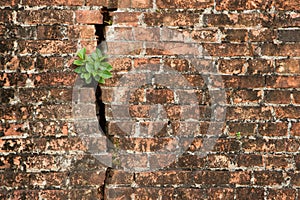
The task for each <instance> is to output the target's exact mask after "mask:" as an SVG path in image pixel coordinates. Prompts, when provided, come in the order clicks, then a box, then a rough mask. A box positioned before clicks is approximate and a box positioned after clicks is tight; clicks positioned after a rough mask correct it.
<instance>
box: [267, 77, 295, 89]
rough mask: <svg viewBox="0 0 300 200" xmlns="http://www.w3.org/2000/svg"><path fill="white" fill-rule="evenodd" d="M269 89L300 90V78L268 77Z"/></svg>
mask: <svg viewBox="0 0 300 200" xmlns="http://www.w3.org/2000/svg"><path fill="white" fill-rule="evenodd" d="M266 84H267V87H269V88H300V82H299V76H267V79H266Z"/></svg>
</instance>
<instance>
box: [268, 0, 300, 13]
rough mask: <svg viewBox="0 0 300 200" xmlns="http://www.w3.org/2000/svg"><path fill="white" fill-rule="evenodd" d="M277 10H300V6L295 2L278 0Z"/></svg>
mask: <svg viewBox="0 0 300 200" xmlns="http://www.w3.org/2000/svg"><path fill="white" fill-rule="evenodd" d="M274 4H275V8H276V10H284V11H287V10H291V11H292V10H300V5H299V2H297V1H293V0H288V1H284V0H277V1H275V3H274Z"/></svg>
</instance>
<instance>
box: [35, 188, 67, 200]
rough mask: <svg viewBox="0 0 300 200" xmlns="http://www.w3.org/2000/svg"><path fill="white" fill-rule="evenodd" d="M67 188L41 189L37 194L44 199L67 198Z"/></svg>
mask: <svg viewBox="0 0 300 200" xmlns="http://www.w3.org/2000/svg"><path fill="white" fill-rule="evenodd" d="M69 193H70V192H69V191H68V190H59V189H57V190H42V191H40V192H39V196H40V197H41V198H44V199H67V198H68V197H69Z"/></svg>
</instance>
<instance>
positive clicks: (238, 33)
mask: <svg viewBox="0 0 300 200" xmlns="http://www.w3.org/2000/svg"><path fill="white" fill-rule="evenodd" d="M223 35H224V38H223V41H226V42H238V43H241V42H245V41H247V40H248V31H247V30H246V29H225V30H224V31H223Z"/></svg>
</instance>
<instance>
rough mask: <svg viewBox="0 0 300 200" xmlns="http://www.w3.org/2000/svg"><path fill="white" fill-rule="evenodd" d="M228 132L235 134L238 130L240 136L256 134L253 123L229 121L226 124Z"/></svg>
mask: <svg viewBox="0 0 300 200" xmlns="http://www.w3.org/2000/svg"><path fill="white" fill-rule="evenodd" d="M228 132H229V135H231V136H236V133H238V132H240V133H241V136H242V137H243V136H251V135H252V136H254V135H256V124H255V123H249V122H247V123H242V122H230V123H229V124H228Z"/></svg>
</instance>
